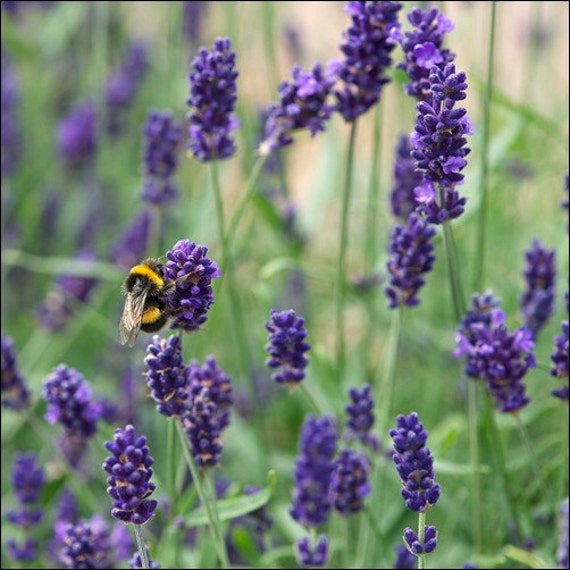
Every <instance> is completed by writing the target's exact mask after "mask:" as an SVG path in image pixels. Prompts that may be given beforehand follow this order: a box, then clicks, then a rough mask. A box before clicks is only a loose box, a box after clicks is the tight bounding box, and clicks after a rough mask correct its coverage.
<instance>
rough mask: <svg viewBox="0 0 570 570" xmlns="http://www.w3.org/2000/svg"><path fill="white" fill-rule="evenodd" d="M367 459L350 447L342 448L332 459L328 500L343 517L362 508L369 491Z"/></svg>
mask: <svg viewBox="0 0 570 570" xmlns="http://www.w3.org/2000/svg"><path fill="white" fill-rule="evenodd" d="M368 469H369V466H368V461H367V459H366V457H365V456H364V455H363V454H362V453H359V452H357V451H354V450H352V449H343V450H342V451H341V452H340V454H339V456H338V457H337V458H336V459H335V460H334V461H333V473H332V476H331V483H330V489H329V501H330V503H331V505H332V507H333V509H334V510H335V511H336V512H337V513H338V514H340V515H341V516H343V517H347V516H349V515H352V514H354V513H357V512H358V511H360V510H362V508H363V506H364V504H363V501H364V498H365V497H366V496H367V495H368V494H369V493H370V485H369V484H368Z"/></svg>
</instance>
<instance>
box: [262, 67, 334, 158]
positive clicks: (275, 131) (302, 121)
mask: <svg viewBox="0 0 570 570" xmlns="http://www.w3.org/2000/svg"><path fill="white" fill-rule="evenodd" d="M335 80H336V76H335V74H334V70H332V69H328V68H327V69H323V66H322V65H321V64H320V63H315V64H314V65H313V67H312V69H311V70H310V71H303V70H301V68H300V67H299V65H297V64H296V65H295V66H293V69H292V70H291V81H283V82H281V83H280V84H279V87H278V88H277V90H278V96H279V100H278V102H277V103H273V104H271V105H270V106H269V109H268V110H267V114H266V115H267V120H266V123H265V129H264V136H263V141H262V142H261V145H260V148H259V150H260V153H261V154H263V155H265V154H269V152H270V151H272V150H274V149H277V148H282V147H284V146H287V145H290V144H291V143H292V142H293V136H292V133H293V131H296V130H300V129H307V130H308V131H309V132H310V133H311V136H315V135H316V134H317V133H318V132H321V131H324V130H325V121H327V120H328V119H329V118H330V116H331V112H332V110H333V106H332V105H330V104H329V103H327V99H328V96H329V94H330V93H331V89H332V87H333V85H334V83H335Z"/></svg>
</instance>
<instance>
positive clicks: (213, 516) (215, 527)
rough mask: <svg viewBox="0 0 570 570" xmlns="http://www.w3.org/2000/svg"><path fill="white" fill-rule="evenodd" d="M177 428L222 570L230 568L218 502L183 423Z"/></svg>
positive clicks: (177, 424)
mask: <svg viewBox="0 0 570 570" xmlns="http://www.w3.org/2000/svg"><path fill="white" fill-rule="evenodd" d="M176 427H177V431H178V435H179V437H180V443H181V445H182V451H183V453H184V458H185V459H186V463H187V465H188V468H189V469H190V473H191V474H192V482H193V483H194V485H195V487H196V492H197V493H198V497H200V501H201V502H202V504H203V505H204V508H205V509H206V514H207V516H208V521H209V523H210V529H211V531H212V536H213V539H214V544H215V546H216V550H217V551H218V557H219V559H220V562H221V564H222V568H229V566H230V563H229V560H228V553H227V551H226V544H225V541H224V537H223V535H222V529H221V525H220V521H219V518H218V516H217V510H216V512H215V513H214V511H213V506H214V505H213V503H214V501H215V500H216V498H215V496H212V497H210V496H209V493H208V490H207V489H205V485H204V484H203V477H202V473H201V472H200V471H199V470H198V467H197V466H196V463H195V462H194V458H193V457H192V454H191V453H190V450H189V448H188V438H187V437H186V434H185V433H184V428H183V427H182V424H181V422H179V421H178V422H176Z"/></svg>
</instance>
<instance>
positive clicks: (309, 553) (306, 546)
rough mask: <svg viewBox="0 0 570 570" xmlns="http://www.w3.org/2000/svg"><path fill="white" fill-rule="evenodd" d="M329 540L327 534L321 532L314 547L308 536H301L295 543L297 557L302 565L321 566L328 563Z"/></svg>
mask: <svg viewBox="0 0 570 570" xmlns="http://www.w3.org/2000/svg"><path fill="white" fill-rule="evenodd" d="M328 556H329V542H328V538H327V535H326V534H320V535H319V537H318V539H317V543H316V544H315V547H314V549H312V548H311V544H310V541H309V537H308V536H304V537H303V538H300V539H299V540H298V541H297V542H296V543H295V557H296V559H297V562H298V563H299V564H300V565H301V566H311V567H320V566H324V565H325V564H326V563H327V559H328Z"/></svg>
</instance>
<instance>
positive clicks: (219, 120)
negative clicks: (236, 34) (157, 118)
mask: <svg viewBox="0 0 570 570" xmlns="http://www.w3.org/2000/svg"><path fill="white" fill-rule="evenodd" d="M235 59H236V54H235V52H233V51H232V50H231V49H230V40H229V39H228V38H217V39H216V40H215V41H214V44H213V46H212V50H211V51H208V50H207V49H206V48H204V47H203V48H201V49H200V50H199V52H198V55H197V56H196V57H195V58H194V61H193V62H192V68H193V72H192V73H191V74H190V77H189V78H188V81H189V83H190V98H189V99H188V101H187V103H188V105H189V107H190V109H191V111H190V114H189V116H188V120H189V121H190V131H189V132H190V150H191V151H192V153H193V154H194V156H195V157H196V158H197V159H198V160H200V161H201V162H207V161H210V160H216V159H222V158H228V157H230V156H232V154H234V152H235V144H234V141H233V139H232V138H231V137H230V132H231V131H233V130H235V129H236V128H238V126H239V123H238V121H237V119H236V118H235V116H234V114H233V111H234V107H235V102H236V98H237V96H236V78H237V76H238V73H237V71H234V67H235Z"/></svg>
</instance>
